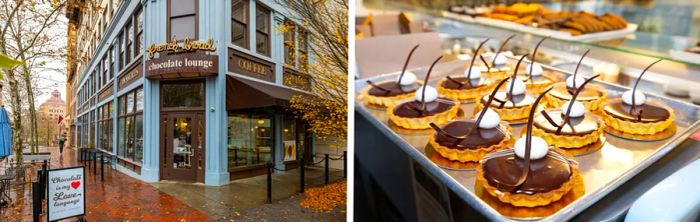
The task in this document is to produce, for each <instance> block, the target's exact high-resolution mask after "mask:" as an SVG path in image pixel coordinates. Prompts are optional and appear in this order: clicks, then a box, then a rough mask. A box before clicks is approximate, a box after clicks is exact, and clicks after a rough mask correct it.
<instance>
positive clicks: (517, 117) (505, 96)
mask: <svg viewBox="0 0 700 222" xmlns="http://www.w3.org/2000/svg"><path fill="white" fill-rule="evenodd" d="M526 56H527V54H526V55H523V56H522V57H520V60H518V63H517V64H516V65H515V67H516V68H515V72H513V76H512V77H511V78H510V79H509V82H508V83H507V84H506V87H505V90H504V91H498V92H496V93H495V94H493V95H484V96H483V97H481V99H479V100H478V101H477V104H476V107H475V109H474V112H475V113H476V112H480V111H481V109H483V108H484V107H486V105H485V104H486V103H487V102H488V101H489V100H490V99H491V98H493V100H494V101H495V102H493V103H491V104H489V106H488V108H491V109H493V110H494V111H496V112H497V113H498V115H499V116H500V117H501V119H503V120H505V121H508V122H511V123H515V122H519V121H522V120H524V119H526V118H527V114H528V112H529V111H530V109H532V108H535V107H533V103H534V102H535V98H534V97H533V96H531V95H530V94H529V93H528V92H526V90H525V82H523V79H519V78H516V76H517V75H518V68H519V67H520V64H521V63H522V61H523V59H525V57H526Z"/></svg>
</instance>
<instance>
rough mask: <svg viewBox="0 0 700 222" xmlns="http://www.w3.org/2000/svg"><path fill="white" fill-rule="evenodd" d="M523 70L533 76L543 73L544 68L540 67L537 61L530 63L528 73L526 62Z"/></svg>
mask: <svg viewBox="0 0 700 222" xmlns="http://www.w3.org/2000/svg"><path fill="white" fill-rule="evenodd" d="M525 72H526V73H528V74H531V75H533V76H541V75H542V73H544V69H542V66H541V65H540V64H539V63H535V64H532V73H530V65H529V64H528V65H527V66H526V67H525Z"/></svg>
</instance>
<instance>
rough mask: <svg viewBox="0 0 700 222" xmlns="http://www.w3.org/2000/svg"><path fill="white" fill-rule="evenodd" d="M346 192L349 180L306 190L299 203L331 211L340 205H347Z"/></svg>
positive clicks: (315, 208) (318, 209) (317, 209)
mask: <svg viewBox="0 0 700 222" xmlns="http://www.w3.org/2000/svg"><path fill="white" fill-rule="evenodd" d="M346 194H347V181H340V182H336V183H332V184H328V185H325V186H322V187H314V188H310V189H307V190H306V192H305V193H304V199H302V200H301V201H300V202H299V205H301V206H302V207H304V208H309V209H312V210H316V211H324V212H330V211H331V210H333V208H335V207H336V206H338V205H341V206H345V204H346V201H347V195H346Z"/></svg>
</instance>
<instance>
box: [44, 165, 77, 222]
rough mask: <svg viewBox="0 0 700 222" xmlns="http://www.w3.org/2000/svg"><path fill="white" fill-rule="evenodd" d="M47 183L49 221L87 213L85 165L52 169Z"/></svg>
mask: <svg viewBox="0 0 700 222" xmlns="http://www.w3.org/2000/svg"><path fill="white" fill-rule="evenodd" d="M47 183H48V185H47V186H46V188H47V192H46V193H47V194H48V196H47V198H46V200H47V203H46V205H47V213H46V217H47V219H48V221H57V220H61V219H65V218H70V217H79V216H84V215H85V167H83V166H78V167H69V168H60V169H50V170H49V171H48V175H47Z"/></svg>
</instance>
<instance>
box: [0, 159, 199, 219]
mask: <svg viewBox="0 0 700 222" xmlns="http://www.w3.org/2000/svg"><path fill="white" fill-rule="evenodd" d="M47 151H50V152H52V154H51V159H52V162H51V163H50V165H51V168H62V167H70V166H78V165H82V164H81V163H80V162H78V161H77V160H76V159H75V156H76V155H75V153H74V152H75V151H74V150H72V149H64V153H63V155H62V156H61V155H60V154H59V153H58V149H57V148H46V147H42V148H41V149H40V152H47ZM2 165H3V166H5V164H4V163H3V164H2ZM35 167H38V168H40V164H35ZM38 168H37V169H38ZM96 170H97V174H95V175H93V173H92V172H93V171H92V168H90V167H86V169H85V174H86V178H85V183H86V187H85V189H86V192H87V194H86V198H87V199H86V204H87V206H86V207H87V208H86V210H87V220H88V221H182V220H184V221H211V218H210V217H209V216H207V215H206V214H204V213H202V212H201V211H198V210H196V209H194V208H192V207H189V206H188V205H187V204H185V203H184V202H182V201H180V200H178V199H176V198H174V197H173V196H171V195H168V194H166V193H164V192H162V191H160V190H158V189H157V188H155V187H153V186H151V185H150V184H148V183H145V182H142V181H140V180H137V179H134V178H131V177H129V176H127V175H125V174H122V173H120V172H118V171H117V170H113V169H112V168H111V167H110V166H109V165H105V169H104V181H101V180H100V165H99V164H98V165H97V168H96ZM32 177H34V178H35V176H34V175H33V176H32ZM33 180H34V179H33ZM10 196H11V198H12V200H13V201H12V203H10V205H9V206H7V207H6V208H4V209H3V211H2V213H1V215H0V218H3V221H32V197H31V186H30V185H25V186H21V187H14V188H13V190H12V191H11V195H10ZM44 213H45V212H44ZM45 220H46V215H45V214H44V215H41V221H45ZM69 221H75V219H72V220H69Z"/></svg>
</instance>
